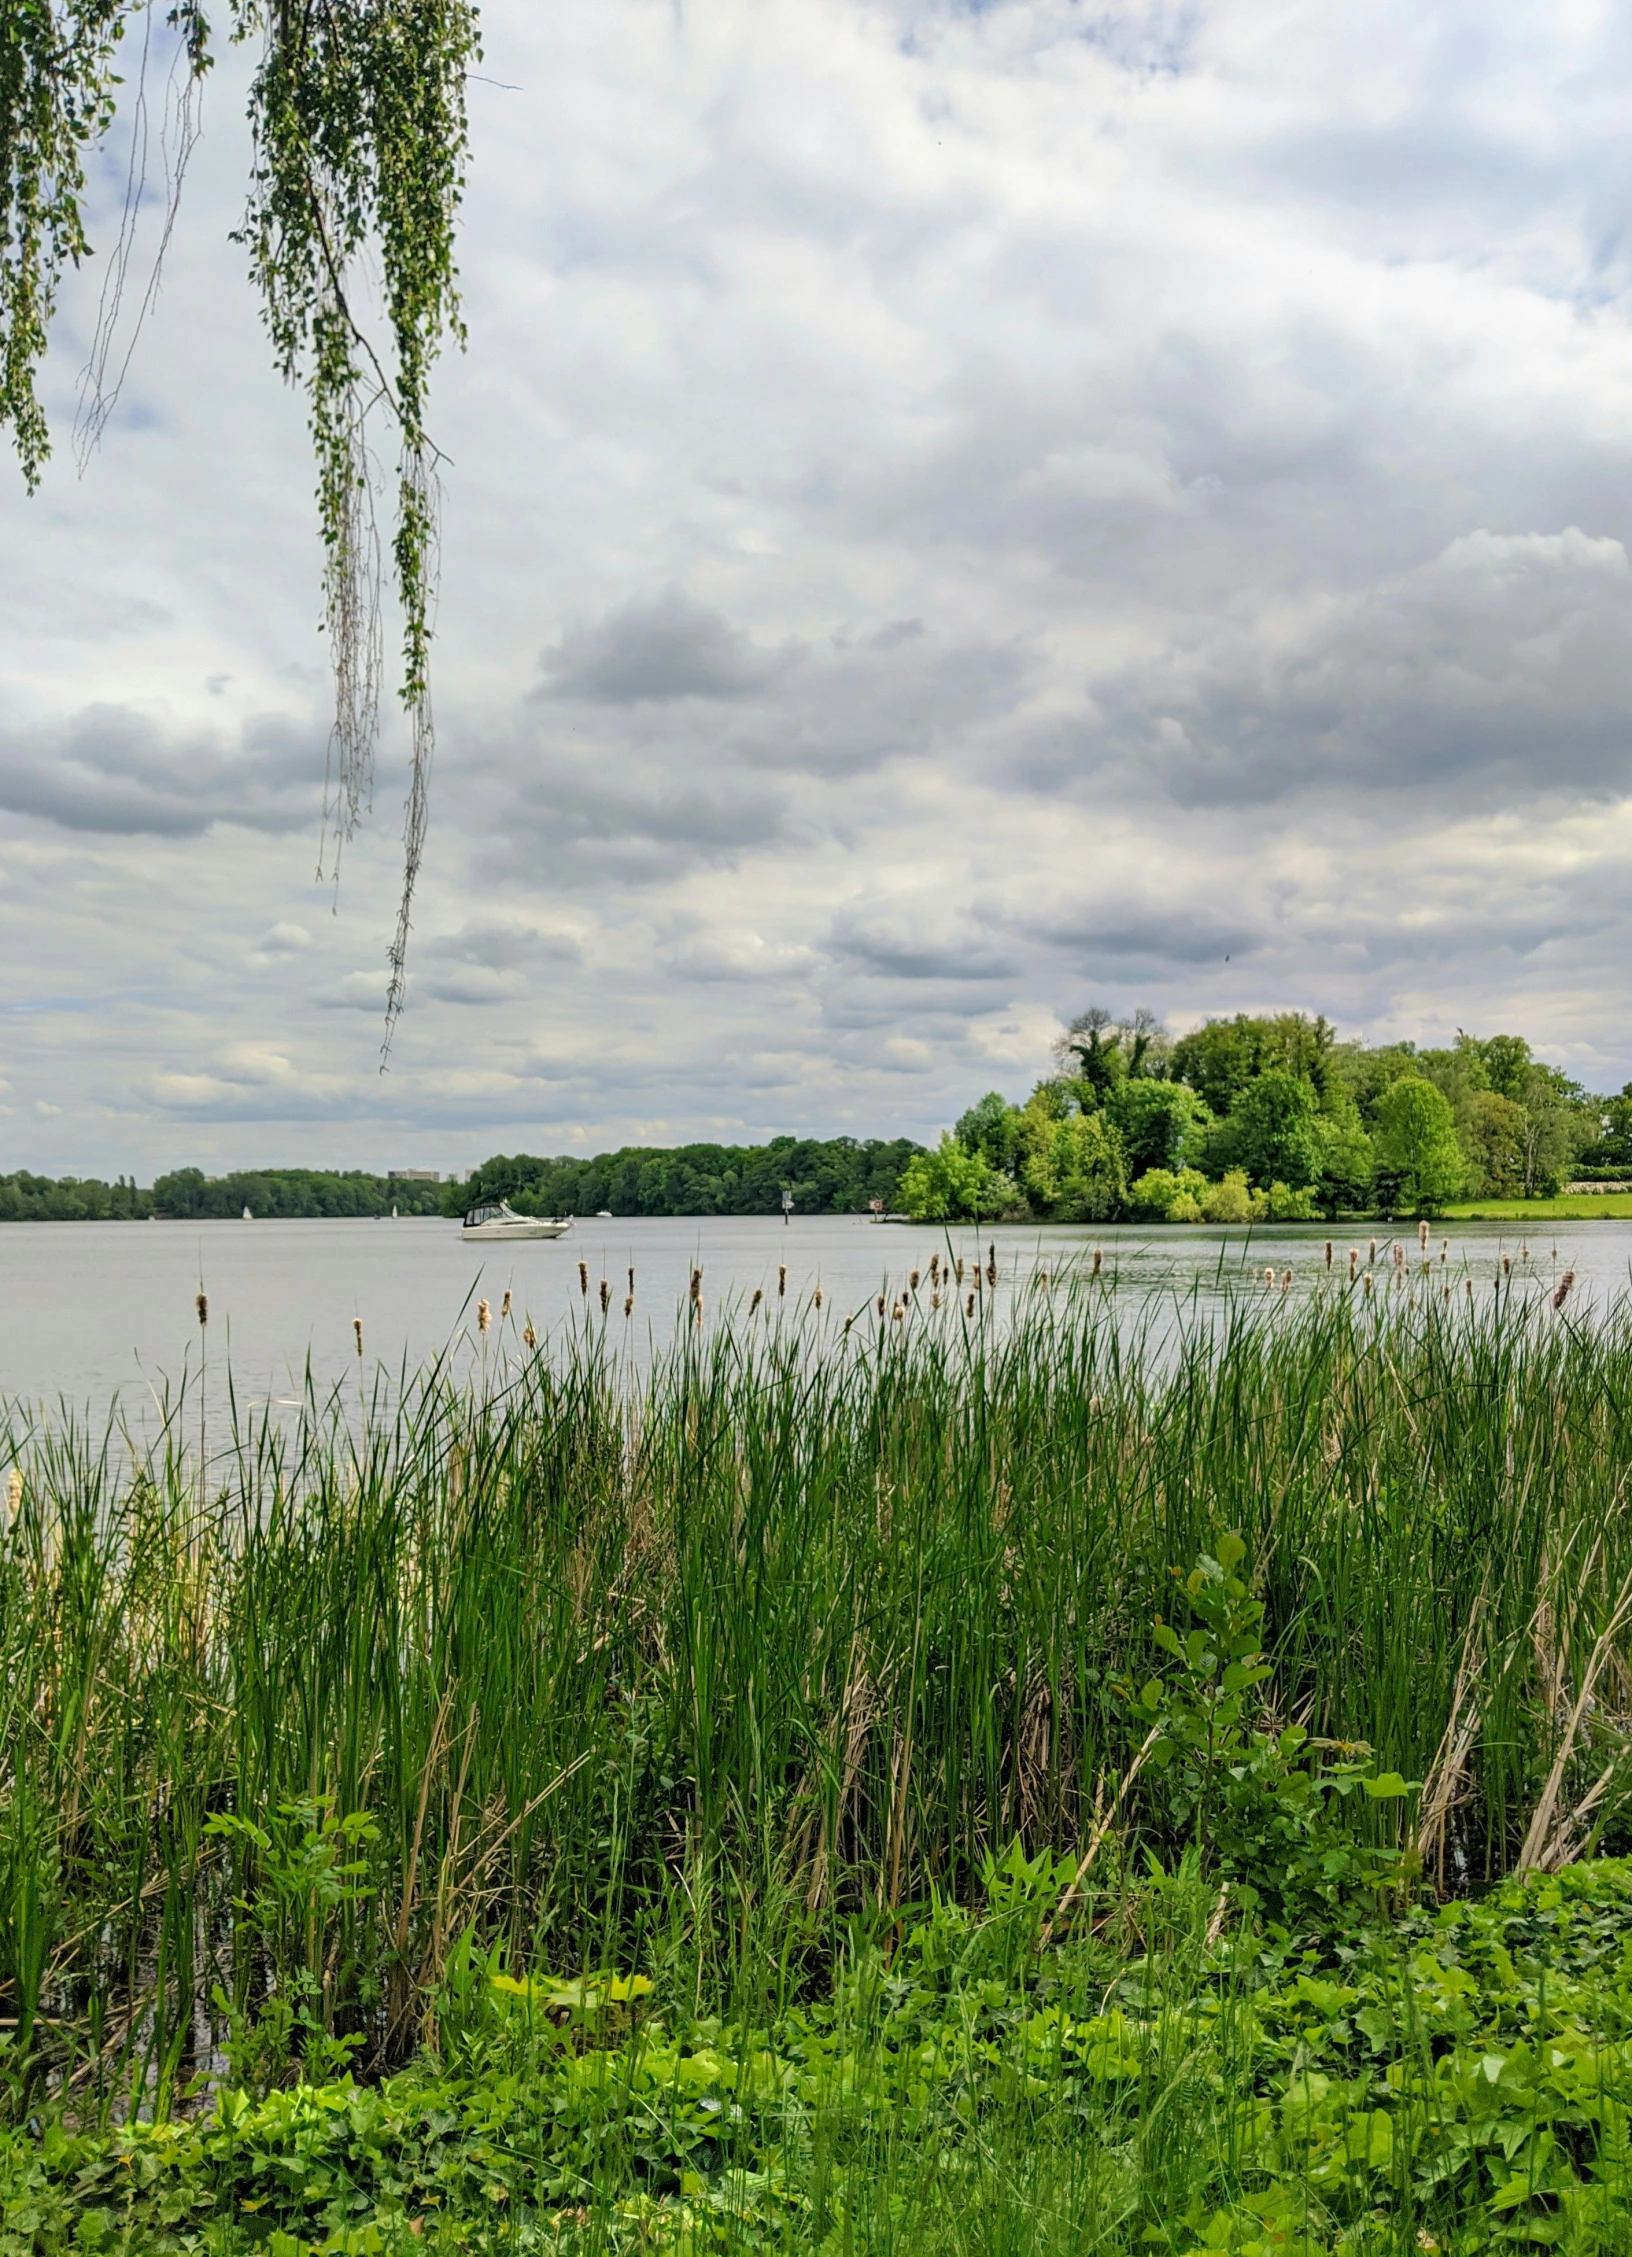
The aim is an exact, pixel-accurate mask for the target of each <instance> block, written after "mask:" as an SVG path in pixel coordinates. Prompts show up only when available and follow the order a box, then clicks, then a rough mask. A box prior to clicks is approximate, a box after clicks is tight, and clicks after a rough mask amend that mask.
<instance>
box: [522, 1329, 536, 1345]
mask: <svg viewBox="0 0 1632 2257" xmlns="http://www.w3.org/2000/svg"><path fill="white" fill-rule="evenodd" d="M521 1337H522V1339H523V1340H524V1341H525V1342H526V1343H527V1346H528V1347H529V1348H536V1347H537V1346H538V1334H537V1333H536V1332H535V1331H534V1330H533V1328H532V1326H531V1325H529V1326H528V1327H527V1329H526V1331H525V1332H524V1333H523V1334H522V1336H521Z"/></svg>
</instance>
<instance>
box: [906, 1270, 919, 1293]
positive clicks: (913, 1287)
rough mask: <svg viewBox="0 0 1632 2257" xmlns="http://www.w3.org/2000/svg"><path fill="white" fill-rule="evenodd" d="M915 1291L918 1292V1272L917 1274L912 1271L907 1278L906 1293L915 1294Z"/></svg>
mask: <svg viewBox="0 0 1632 2257" xmlns="http://www.w3.org/2000/svg"><path fill="white" fill-rule="evenodd" d="M917 1290H918V1272H917V1271H916V1270H914V1271H913V1272H912V1274H911V1275H910V1276H909V1278H908V1279H907V1291H908V1292H909V1293H916V1292H917Z"/></svg>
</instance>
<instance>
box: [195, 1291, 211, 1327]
mask: <svg viewBox="0 0 1632 2257" xmlns="http://www.w3.org/2000/svg"><path fill="white" fill-rule="evenodd" d="M193 1306H194V1308H195V1309H197V1311H198V1321H199V1323H200V1324H208V1323H209V1321H210V1297H209V1295H208V1294H207V1293H200V1294H199V1295H198V1297H197V1299H196V1300H195V1301H194V1303H193Z"/></svg>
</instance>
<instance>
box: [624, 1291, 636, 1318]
mask: <svg viewBox="0 0 1632 2257" xmlns="http://www.w3.org/2000/svg"><path fill="white" fill-rule="evenodd" d="M623 1313H624V1315H625V1316H626V1317H632V1316H633V1315H634V1313H635V1297H634V1295H633V1294H632V1293H626V1294H625V1295H624V1297H623Z"/></svg>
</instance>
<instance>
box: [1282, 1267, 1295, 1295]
mask: <svg viewBox="0 0 1632 2257" xmlns="http://www.w3.org/2000/svg"><path fill="white" fill-rule="evenodd" d="M1291 1290H1292V1272H1291V1271H1290V1270H1282V1272H1281V1291H1282V1292H1283V1293H1290V1292H1291Z"/></svg>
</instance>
